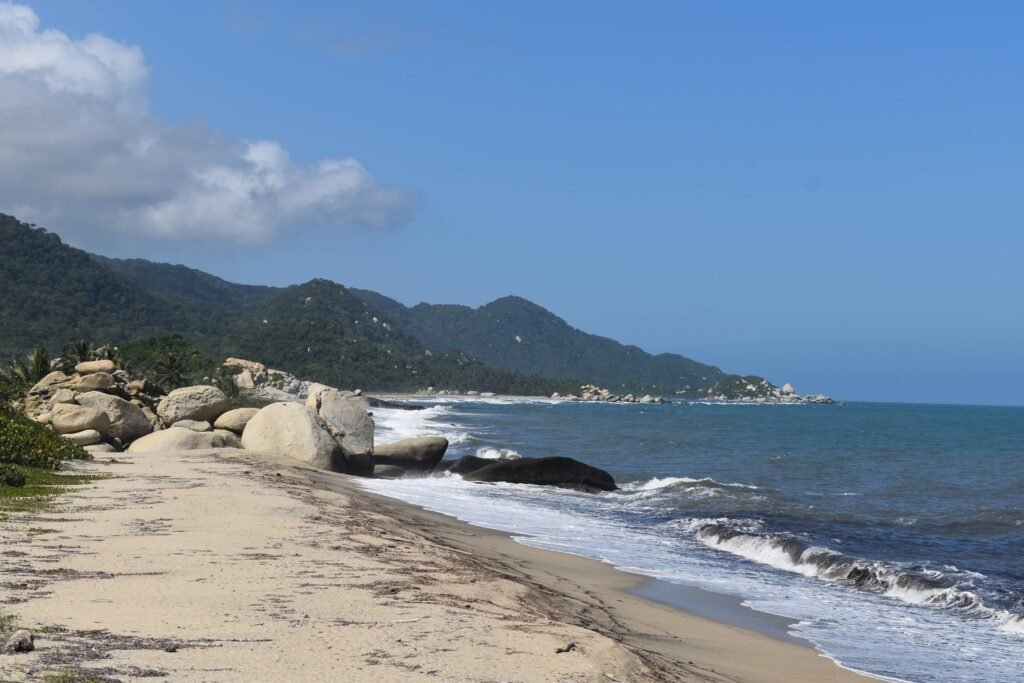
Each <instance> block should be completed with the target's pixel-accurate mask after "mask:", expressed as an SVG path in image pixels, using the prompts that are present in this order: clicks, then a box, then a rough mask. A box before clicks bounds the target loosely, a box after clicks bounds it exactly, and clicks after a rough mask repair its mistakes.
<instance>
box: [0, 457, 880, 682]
mask: <svg viewBox="0 0 1024 683" xmlns="http://www.w3.org/2000/svg"><path fill="white" fill-rule="evenodd" d="M115 458H116V462H113V463H112V462H111V458H110V457H100V458H97V460H96V461H93V462H89V463H78V464H75V465H74V469H76V470H80V471H85V472H90V473H94V472H99V473H104V474H112V475H115V476H114V477H113V478H109V479H104V480H100V481H97V482H94V483H93V484H91V485H88V486H86V487H82V488H81V489H79V490H76V491H74V492H72V493H70V494H68V495H66V496H64V497H62V499H61V500H62V509H61V510H60V511H59V512H56V513H52V514H46V515H26V514H13V515H11V516H10V517H9V518H8V519H7V520H6V521H4V522H2V523H0V548H2V549H0V600H2V602H3V603H4V604H0V614H13V615H15V616H16V617H17V619H18V621H19V623H20V624H21V625H23V626H27V627H29V628H32V629H33V630H34V631H35V632H36V636H37V640H36V645H37V649H36V651H35V652H33V653H31V654H19V655H2V654H0V680H3V681H23V680H44V678H45V675H46V674H47V673H49V674H57V675H60V676H63V677H62V678H60V679H58V680H64V681H78V680H82V681H85V680H95V681H111V680H117V681H122V680H141V679H142V678H148V677H152V676H158V675H162V676H165V678H164V679H163V680H171V681H389V682H390V681H421V680H422V681H494V682H499V681H500V682H510V681H602V682H606V681H766V682H775V681H778V682H780V683H781V682H783V681H786V682H794V683H801V682H804V681H806V682H808V683H810V682H815V683H824V682H828V681H837V682H844V681H863V680H865V679H864V678H862V677H860V676H857V675H855V674H853V673H850V672H848V671H846V670H843V669H841V668H839V667H838V666H836V665H835V664H833V663H832V662H831V661H829V660H827V659H825V658H824V657H822V656H820V655H819V654H818V653H816V652H815V651H814V650H812V649H810V648H807V647H803V646H800V645H797V644H793V643H787V642H782V641H780V640H775V639H772V638H770V637H768V636H765V635H762V634H759V633H755V632H752V631H747V630H744V629H741V628H737V627H733V626H727V625H723V624H719V623H717V622H713V621H709V620H706V619H702V618H699V617H695V616H692V615H690V614H687V613H685V612H681V611H679V610H676V609H672V608H669V607H665V606H663V605H660V604H657V603H654V602H650V601H647V600H645V599H643V598H639V597H636V596H633V595H630V594H628V593H627V592H625V590H626V589H628V588H630V587H631V586H633V585H635V583H636V579H637V577H633V576H630V575H628V574H623V573H620V572H617V571H615V570H614V569H612V568H610V567H608V566H606V565H603V564H601V563H598V562H595V561H591V560H586V559H583V558H578V557H574V556H570V555H564V554H560V553H553V552H549V551H544V550H537V549H534V548H530V547H527V546H524V545H521V544H519V543H516V542H515V541H514V540H512V539H510V538H509V537H507V536H506V535H503V534H499V533H496V532H490V531H487V530H484V529H479V528H475V527H471V526H468V525H465V524H461V523H459V522H456V521H453V520H451V519H448V518H445V517H442V516H440V515H434V514H431V513H428V512H424V511H422V510H419V509H417V508H413V507H412V506H409V505H405V504H402V503H399V502H395V501H390V500H388V499H384V498H380V497H376V496H373V495H371V494H368V493H365V492H363V491H361V490H359V489H358V488H357V487H356V486H355V484H354V483H353V482H352V480H350V479H349V478H347V477H345V476H343V475H336V474H332V473H326V472H319V471H316V470H311V469H309V468H306V467H303V466H301V465H298V464H296V463H294V462H292V461H284V460H281V459H273V458H256V457H254V456H252V455H251V454H248V453H245V452H243V451H230V450H228V451H191V452H173V453H159V454H140V455H134V456H133V455H130V454H117V455H116V456H115ZM569 643H574V644H575V646H574V648H573V649H572V650H571V651H569V652H563V653H558V652H556V650H558V649H559V648H564V647H566V646H567V645H568V644H569Z"/></svg>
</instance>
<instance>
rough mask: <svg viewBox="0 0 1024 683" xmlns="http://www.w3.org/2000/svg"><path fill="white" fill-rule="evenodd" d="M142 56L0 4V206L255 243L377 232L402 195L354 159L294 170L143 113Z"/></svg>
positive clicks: (285, 162) (283, 157)
mask: <svg viewBox="0 0 1024 683" xmlns="http://www.w3.org/2000/svg"><path fill="white" fill-rule="evenodd" d="M149 75H150V72H149V67H148V66H147V65H146V61H145V57H144V56H143V53H142V50H141V49H139V48H138V47H136V46H133V45H125V44H123V43H119V42H117V41H114V40H111V39H109V38H106V37H105V36H102V35H95V34H94V35H89V36H86V37H85V38H83V39H81V40H74V39H72V38H70V37H68V36H67V35H66V34H64V33H61V32H60V31H55V30H41V29H40V26H39V17H38V16H37V15H36V14H35V12H34V11H33V10H32V9H31V8H29V7H26V6H24V5H15V4H10V3H5V2H0V211H5V212H9V213H14V214H15V215H17V216H18V217H19V218H22V219H24V220H31V221H34V222H37V223H40V224H43V225H46V226H48V227H51V228H54V229H57V230H59V231H61V232H79V233H81V232H90V233H93V234H95V233H97V232H112V233H117V232H121V233H128V234H132V235H137V236H153V237H164V238H187V239H222V238H231V239H233V240H235V241H239V242H264V241H267V240H269V239H271V238H273V237H274V236H275V235H277V234H279V233H281V232H282V231H284V230H287V229H289V228H292V227H298V226H304V225H315V226H332V227H338V228H347V227H387V226H392V225H397V224H400V223H402V222H403V221H405V220H406V219H408V217H409V215H410V212H411V208H412V202H411V200H410V198H409V196H408V195H407V194H406V193H405V192H403V191H402V190H401V189H399V188H395V187H388V186H384V185H380V184H378V183H377V182H376V181H375V180H374V178H373V176H371V175H370V174H369V172H367V170H366V169H365V168H363V166H362V165H361V164H360V163H359V162H358V161H356V160H355V159H328V160H324V161H321V162H319V163H317V164H313V165H303V164H296V163H294V162H292V161H291V159H290V158H289V155H288V152H287V151H286V150H285V149H284V148H282V147H281V145H279V144H278V143H276V142H272V141H267V140H259V141H245V140H238V139H232V138H230V137H228V136H226V135H223V134H221V133H219V132H218V131H216V130H213V129H211V128H209V127H208V126H206V125H204V124H199V123H194V124H189V125H170V124H167V123H164V122H162V121H160V120H158V119H156V118H155V117H154V116H153V115H152V114H151V113H150V112H149V110H148V105H147V100H146V94H145V88H146V85H147V82H148V79H149Z"/></svg>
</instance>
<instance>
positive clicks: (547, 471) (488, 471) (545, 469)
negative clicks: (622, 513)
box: [463, 457, 618, 493]
mask: <svg viewBox="0 0 1024 683" xmlns="http://www.w3.org/2000/svg"><path fill="white" fill-rule="evenodd" d="M463 478H464V479H465V480H467V481H482V482H507V483H510V484H536V485H538V486H557V487H559V488H564V489H574V490H576V491H584V492H586V493H598V492H601V491H614V490H616V489H617V488H618V487H617V486H616V485H615V480H614V479H613V478H612V475H610V474H608V473H607V472H605V471H604V470H600V469H598V468H596V467H591V466H590V465H587V464H586V463H582V462H580V461H579V460H574V459H572V458H564V457H550V458H516V459H514V460H498V461H496V462H495V461H492V462H491V464H489V465H487V466H486V467H482V468H480V469H478V470H474V471H472V472H470V473H468V474H464V475H463Z"/></svg>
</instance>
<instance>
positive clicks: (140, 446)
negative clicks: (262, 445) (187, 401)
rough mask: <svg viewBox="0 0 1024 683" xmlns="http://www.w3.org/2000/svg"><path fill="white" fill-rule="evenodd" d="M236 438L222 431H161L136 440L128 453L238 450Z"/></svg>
mask: <svg viewBox="0 0 1024 683" xmlns="http://www.w3.org/2000/svg"><path fill="white" fill-rule="evenodd" d="M241 446H242V444H241V442H240V441H239V440H238V437H237V436H235V435H234V434H233V433H231V432H229V431H227V430H224V429H215V430H214V431H212V432H193V431H192V430H191V429H163V430H161V431H159V432H153V433H152V434H147V435H146V436H144V437H142V438H141V439H136V440H135V441H134V442H132V445H131V446H129V447H128V452H129V453H156V452H159V451H195V450H203V449H207V448H240V447H241Z"/></svg>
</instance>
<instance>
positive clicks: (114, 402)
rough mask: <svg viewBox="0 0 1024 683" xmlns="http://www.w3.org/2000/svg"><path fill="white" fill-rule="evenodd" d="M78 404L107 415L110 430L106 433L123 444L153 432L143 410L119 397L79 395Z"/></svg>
mask: <svg viewBox="0 0 1024 683" xmlns="http://www.w3.org/2000/svg"><path fill="white" fill-rule="evenodd" d="M78 402H79V403H80V404H82V405H83V406H88V407H90V408H96V409H97V410H102V411H103V412H104V413H106V414H107V417H109V418H110V428H109V429H108V430H107V432H106V433H107V434H109V435H110V436H113V437H115V438H117V439H120V440H121V442H122V443H129V442H132V441H134V440H135V439H137V438H139V437H140V436H145V435H146V434H149V433H150V432H151V431H153V426H152V425H151V424H150V423H149V419H148V418H146V414H145V413H144V412H143V410H142V408H140V407H138V406H137V405H135V404H134V403H131V402H130V401H126V400H124V399H123V398H120V397H118V396H111V395H110V394H104V393H103V392H101V391H90V392H87V393H84V394H79V395H78Z"/></svg>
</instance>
